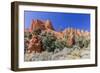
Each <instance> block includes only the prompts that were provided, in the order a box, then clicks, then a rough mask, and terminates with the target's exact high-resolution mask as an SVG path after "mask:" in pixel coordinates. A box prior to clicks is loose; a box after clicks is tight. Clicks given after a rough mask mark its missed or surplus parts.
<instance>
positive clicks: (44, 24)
mask: <svg viewBox="0 0 100 73" xmlns="http://www.w3.org/2000/svg"><path fill="white" fill-rule="evenodd" d="M37 29H40V30H44V31H46V32H52V33H54V36H56V37H57V38H58V39H59V38H60V39H63V36H64V35H66V36H67V40H66V44H67V46H72V45H73V44H74V42H75V38H74V35H76V36H85V37H90V32H88V31H83V30H79V29H73V28H66V29H65V30H63V31H60V32H57V31H55V30H54V28H53V26H52V23H51V22H50V20H46V21H41V20H32V23H31V26H30V27H29V32H32V31H34V30H37ZM25 31H26V30H25ZM27 31H28V30H27ZM28 50H29V51H30V53H31V52H32V51H35V52H41V51H43V48H42V44H41V40H40V39H39V38H38V36H35V35H34V36H33V37H32V39H31V40H30V42H29V47H28Z"/></svg>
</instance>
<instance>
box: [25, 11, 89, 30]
mask: <svg viewBox="0 0 100 73" xmlns="http://www.w3.org/2000/svg"><path fill="white" fill-rule="evenodd" d="M24 16H25V17H24V18H25V19H24V22H25V28H29V26H30V24H31V21H32V19H39V20H44V21H45V20H50V21H51V22H52V25H53V27H54V29H55V30H56V31H60V30H64V29H65V28H68V27H72V28H76V29H83V30H87V31H90V14H82V13H61V12H37V11H24Z"/></svg>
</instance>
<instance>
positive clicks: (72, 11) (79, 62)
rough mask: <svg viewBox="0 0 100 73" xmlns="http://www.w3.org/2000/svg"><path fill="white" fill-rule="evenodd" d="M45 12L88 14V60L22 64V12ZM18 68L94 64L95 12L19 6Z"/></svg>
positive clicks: (90, 10)
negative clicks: (89, 42) (89, 25)
mask: <svg viewBox="0 0 100 73" xmlns="http://www.w3.org/2000/svg"><path fill="white" fill-rule="evenodd" d="M25 10H27V11H28V10H29V11H45V12H64V13H66V12H68V13H86V14H87V13H88V14H90V15H91V16H90V23H91V30H90V31H91V32H90V34H91V51H90V59H80V60H61V61H60V60H59V61H37V62H36V61H35V62H24V11H25ZM18 14H19V18H18V19H19V20H18V21H19V23H18V24H19V31H18V32H19V33H18V34H19V51H18V57H19V61H18V63H19V68H35V67H50V66H64V65H66V66H67V65H68V66H70V65H84V64H95V10H93V9H80V8H63V7H48V6H27V5H26V6H24V5H19V12H18Z"/></svg>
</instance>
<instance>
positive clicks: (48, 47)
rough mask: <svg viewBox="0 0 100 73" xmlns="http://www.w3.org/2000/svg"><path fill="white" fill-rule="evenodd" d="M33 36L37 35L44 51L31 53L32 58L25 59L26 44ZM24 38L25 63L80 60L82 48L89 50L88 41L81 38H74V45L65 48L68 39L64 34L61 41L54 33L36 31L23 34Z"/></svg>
mask: <svg viewBox="0 0 100 73" xmlns="http://www.w3.org/2000/svg"><path fill="white" fill-rule="evenodd" d="M33 35H37V36H38V37H39V38H40V40H41V42H42V45H43V46H42V47H43V49H44V51H43V52H41V53H40V54H37V53H33V54H32V55H31V56H32V57H29V58H27V53H26V51H27V48H28V45H27V44H28V43H29V40H30V39H31V38H32V36H33ZM74 36H75V35H74ZM24 37H25V39H24V42H25V56H26V58H25V60H26V61H40V60H56V59H57V58H58V59H63V58H66V59H67V58H68V57H70V59H74V58H81V57H82V55H84V54H82V55H81V52H80V51H82V49H84V48H88V49H89V48H90V46H89V45H90V39H87V38H86V37H83V36H75V37H74V40H75V44H73V45H72V46H71V47H69V46H67V43H66V41H67V39H68V37H67V34H65V35H64V36H63V38H62V39H58V38H57V37H56V36H55V35H54V33H52V32H46V31H42V30H40V29H38V30H34V31H33V32H32V33H30V32H25V36H24ZM86 51H87V50H86ZM67 55H68V56H67ZM68 59H69V58H68Z"/></svg>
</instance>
